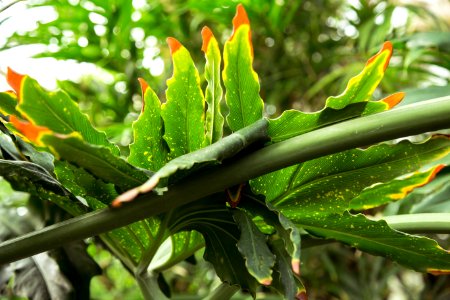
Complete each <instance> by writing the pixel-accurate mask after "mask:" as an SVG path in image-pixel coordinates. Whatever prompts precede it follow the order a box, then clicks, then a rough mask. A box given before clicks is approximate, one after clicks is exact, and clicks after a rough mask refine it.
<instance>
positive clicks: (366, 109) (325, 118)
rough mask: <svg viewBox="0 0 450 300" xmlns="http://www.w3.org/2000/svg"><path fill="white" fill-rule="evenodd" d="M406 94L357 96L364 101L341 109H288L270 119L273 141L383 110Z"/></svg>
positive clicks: (393, 104)
mask: <svg viewBox="0 0 450 300" xmlns="http://www.w3.org/2000/svg"><path fill="white" fill-rule="evenodd" d="M404 95H405V94H404V93H395V94H392V95H390V96H388V97H386V98H384V99H382V100H380V101H367V100H368V99H358V98H355V99H353V100H361V101H362V102H352V103H349V104H348V105H346V106H345V107H343V108H339V109H334V108H331V107H328V106H325V107H324V108H323V109H322V110H320V111H318V112H314V113H304V112H301V111H298V110H286V111H284V112H283V114H282V115H281V116H280V117H278V118H276V119H272V120H269V136H270V138H271V140H272V142H273V143H277V142H281V141H284V140H287V139H289V138H291V137H294V136H297V135H300V134H304V133H307V132H310V131H313V130H315V129H319V128H321V127H325V126H328V125H331V124H334V123H337V122H341V121H345V120H348V119H352V118H355V117H359V116H364V115H369V114H374V113H377V112H382V111H385V110H388V109H390V108H392V107H394V106H395V105H396V104H397V103H398V102H400V101H401V100H402V99H403V97H404Z"/></svg>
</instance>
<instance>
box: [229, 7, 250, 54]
mask: <svg viewBox="0 0 450 300" xmlns="http://www.w3.org/2000/svg"><path fill="white" fill-rule="evenodd" d="M242 25H248V26H249V27H250V21H249V19H248V16H247V12H246V11H245V9H244V6H243V5H242V4H238V6H237V7H236V15H235V16H234V18H233V33H232V34H231V37H230V41H231V40H232V39H233V38H234V35H235V33H236V31H237V30H238V29H239V27H241V26H242ZM248 42H249V44H250V51H251V55H252V57H253V45H252V33H251V31H250V28H249V30H248Z"/></svg>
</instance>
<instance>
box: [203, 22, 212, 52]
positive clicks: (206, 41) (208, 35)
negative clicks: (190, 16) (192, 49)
mask: <svg viewBox="0 0 450 300" xmlns="http://www.w3.org/2000/svg"><path fill="white" fill-rule="evenodd" d="M213 36H214V35H213V33H212V31H211V29H209V27H208V26H205V27H203V29H202V39H203V44H202V51H203V52H205V53H206V51H208V46H209V41H210V40H211V38H212V37H213Z"/></svg>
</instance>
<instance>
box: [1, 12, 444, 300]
mask: <svg viewBox="0 0 450 300" xmlns="http://www.w3.org/2000/svg"><path fill="white" fill-rule="evenodd" d="M202 37H203V46H202V50H203V51H204V54H205V57H206V65H205V75H204V76H205V78H206V81H207V86H206V89H202V88H201V85H200V75H199V72H198V71H197V69H196V67H195V65H194V62H193V59H192V58H191V56H190V53H189V52H188V50H187V49H186V48H185V47H184V46H182V45H181V44H180V43H179V42H178V41H177V40H175V39H173V38H169V39H168V44H169V47H170V50H171V54H172V60H173V66H174V67H173V76H172V77H171V78H170V79H169V80H168V81H167V90H166V102H165V103H164V104H161V101H160V100H159V98H158V96H157V94H156V93H155V92H154V91H153V90H152V89H151V88H150V87H149V86H148V85H147V83H146V82H145V80H143V79H141V80H140V83H141V87H142V93H143V100H144V101H143V106H142V110H141V114H140V116H139V118H138V119H137V121H136V122H135V123H134V124H133V133H134V142H133V144H131V145H130V150H129V155H128V156H127V158H126V160H125V159H123V158H122V157H120V151H119V149H118V148H117V146H116V145H114V144H113V143H111V142H110V141H109V140H108V139H107V137H106V135H105V134H104V133H102V132H100V131H97V130H96V129H95V128H94V127H93V126H92V125H91V123H90V122H89V120H88V118H87V117H86V116H85V115H84V114H82V113H81V111H80V110H79V108H78V106H77V105H76V104H75V102H73V100H72V99H70V97H69V96H68V95H67V94H66V93H65V92H62V91H57V92H48V91H46V90H45V89H43V88H42V87H40V86H39V85H38V84H37V82H36V81H35V80H34V79H31V78H30V77H28V76H22V75H19V74H17V73H15V72H13V71H12V70H9V72H8V80H9V82H10V85H11V87H12V88H13V89H14V91H15V92H5V93H1V94H0V108H1V112H2V113H3V114H4V115H7V116H8V119H7V120H6V121H5V122H4V123H5V125H6V128H3V130H2V132H3V134H2V143H1V149H2V157H3V158H2V160H0V163H1V168H0V170H1V175H2V176H3V178H4V181H5V184H6V187H5V189H6V190H7V191H8V192H9V193H10V194H11V195H13V194H15V193H18V192H14V190H16V191H21V192H26V193H27V194H28V195H30V196H31V197H32V198H34V199H40V200H41V201H43V202H44V203H46V202H47V201H49V200H50V201H51V202H53V203H55V204H56V205H58V206H59V207H60V208H62V209H63V210H65V211H67V212H69V213H70V214H71V215H73V216H79V217H76V218H73V219H71V220H68V221H66V222H61V223H57V224H55V225H54V226H53V227H50V228H48V229H44V230H41V231H36V232H35V233H32V234H31V235H28V236H24V237H22V238H19V239H17V240H12V241H8V242H6V243H4V244H2V245H0V261H1V262H10V261H13V260H16V259H18V258H22V257H25V256H29V255H32V254H35V253H38V252H41V251H45V250H48V249H50V248H54V247H58V246H61V245H63V244H65V243H66V242H68V241H73V240H79V239H82V238H86V237H89V236H94V235H98V234H100V238H101V240H102V242H103V243H104V244H105V245H106V246H107V247H108V248H109V249H110V250H111V252H112V253H114V255H116V256H117V257H118V258H119V259H120V260H121V262H122V263H123V264H124V265H125V267H126V268H127V269H128V270H129V271H130V272H131V273H132V274H133V275H134V276H135V278H136V280H137V282H138V283H139V286H140V288H141V291H142V294H143V295H144V297H145V298H146V299H165V298H167V297H170V291H168V290H167V289H166V288H165V287H166V284H164V282H165V281H164V276H163V273H162V272H163V271H165V270H167V269H168V268H170V267H172V266H174V265H176V264H178V263H180V262H181V261H183V260H185V259H188V258H189V257H191V256H192V255H193V254H195V252H197V251H198V250H199V249H201V248H203V247H205V253H204V258H205V260H207V261H209V262H211V263H212V265H213V266H214V269H215V271H216V273H217V275H218V276H219V277H220V279H221V280H222V281H223V282H224V283H223V285H221V286H220V287H219V288H218V289H217V290H215V291H214V292H212V294H211V295H210V296H209V297H210V298H211V299H226V298H227V297H231V296H232V295H233V294H234V293H235V292H236V291H237V290H238V289H239V288H240V289H243V290H247V291H249V292H250V293H251V294H252V295H253V296H254V295H255V294H256V292H257V291H258V290H259V289H260V286H265V287H267V288H270V289H271V290H273V291H276V292H277V293H279V294H281V295H283V296H284V297H285V298H287V299H293V298H295V297H297V298H302V297H305V295H306V294H305V287H304V286H303V284H302V281H301V279H300V278H301V272H300V269H301V261H300V257H301V256H300V255H301V254H300V250H301V248H302V247H306V246H307V245H308V243H310V244H314V243H315V242H316V241H318V240H319V239H317V238H325V239H334V240H337V241H340V242H343V243H345V244H348V245H351V246H353V247H355V248H357V249H360V250H362V251H365V252H368V253H372V254H376V255H381V256H385V257H388V258H390V259H392V260H394V261H396V262H398V263H400V264H402V265H404V266H406V267H409V268H411V269H414V270H417V271H421V272H429V273H432V274H435V275H438V274H447V273H448V272H449V269H450V255H449V254H448V252H447V251H445V250H444V249H443V248H441V247H440V246H439V245H438V244H437V243H436V241H434V240H433V239H430V238H426V237H421V236H417V235H410V234H407V233H404V232H410V231H417V232H428V231H432V232H433V231H438V232H448V231H449V224H448V214H434V215H431V216H430V215H427V216H426V217H423V215H422V217H423V218H422V219H421V220H420V222H418V221H417V220H415V219H414V217H415V216H414V215H409V216H407V217H406V218H405V219H404V220H402V221H400V222H399V221H398V220H397V221H396V220H395V219H394V220H390V221H389V222H390V224H392V226H393V227H390V226H389V225H388V224H387V223H386V221H382V220H381V221H380V220H379V221H375V220H372V219H371V218H370V217H369V214H367V215H365V214H361V213H358V212H364V211H366V210H367V209H369V208H374V207H378V206H380V205H383V204H386V203H388V202H392V201H396V200H399V199H401V198H403V197H404V196H406V194H407V193H408V192H409V191H411V190H413V189H415V188H416V187H419V186H422V185H424V184H426V183H428V182H429V181H430V180H431V179H432V178H434V177H435V176H436V174H437V173H438V172H439V171H440V170H441V169H442V168H443V166H444V165H443V164H444V163H445V162H446V160H447V158H446V157H447V154H448V153H449V151H450V142H449V140H448V138H447V137H445V136H442V135H433V136H432V137H430V138H428V139H426V140H423V141H422V142H420V143H412V142H410V141H408V140H403V141H400V142H395V143H381V144H374V143H377V142H381V141H385V140H390V139H393V138H400V137H404V136H408V135H411V134H418V133H422V132H427V131H433V130H438V129H443V128H448V127H449V126H450V120H449V119H448V113H449V112H450V111H449V110H450V105H449V99H448V97H444V98H441V99H435V100H430V101H429V102H427V103H425V104H422V105H415V106H414V105H413V106H409V107H405V108H399V109H394V110H391V111H389V112H383V111H386V110H389V109H391V108H392V107H393V106H395V105H396V104H397V103H398V102H399V101H400V100H401V99H402V98H403V94H402V93H396V94H393V95H390V96H388V97H386V98H384V99H382V100H374V99H373V98H372V94H373V93H374V91H375V89H376V87H377V86H378V84H379V83H380V82H381V80H382V78H383V75H384V73H385V71H386V68H387V65H388V64H389V60H390V58H391V55H392V45H391V43H390V42H386V43H384V45H383V47H382V49H381V50H380V51H379V53H377V54H376V55H375V56H373V57H372V58H371V59H369V61H368V62H367V64H366V65H365V67H364V69H363V71H362V72H361V73H360V74H358V75H357V76H355V77H353V78H352V79H351V80H350V81H349V83H348V85H347V87H346V89H345V91H344V92H343V93H342V94H340V95H339V96H335V97H328V98H327V100H326V105H325V107H324V108H323V109H322V110H320V111H318V112H315V113H304V112H301V111H297V110H289V111H285V112H284V113H283V114H282V115H281V116H280V117H279V118H277V119H265V118H263V110H264V103H263V101H262V99H261V97H260V95H259V89H260V87H259V80H258V76H257V74H256V73H255V71H254V70H253V66H252V65H253V46H252V42H251V31H250V24H249V21H248V18H247V15H246V12H245V11H244V9H243V7H242V6H238V9H237V13H236V16H235V18H234V19H233V33H232V35H231V37H230V38H229V39H228V40H227V42H226V43H225V45H224V50H223V61H224V65H223V69H221V68H220V66H221V52H220V50H219V43H218V42H217V40H216V39H215V37H214V36H213V34H212V32H211V30H210V29H208V28H205V29H204V30H203V31H202ZM221 75H222V77H223V79H221ZM222 81H223V85H224V87H225V93H223V92H222V84H221V82H222ZM222 94H224V95H225V96H224V98H225V103H226V107H227V109H228V110H229V113H228V114H227V116H226V122H227V126H228V128H229V129H230V130H231V131H232V133H231V134H230V135H228V136H226V137H224V138H222V136H223V125H224V118H223V113H222V112H221V109H222V105H221V99H222ZM23 140H25V141H27V142H24V141H23ZM30 143H31V144H33V145H34V146H35V147H37V148H38V149H39V150H41V151H44V152H39V151H37V150H35V148H33V147H32V146H30ZM367 145H372V146H369V147H367V148H364V149H359V148H355V147H360V146H367ZM45 151H48V152H50V153H51V154H49V153H47V152H45ZM52 155H53V156H54V157H53V156H52ZM267 173H268V174H267ZM264 174H265V175H264ZM8 189H9V190H8ZM135 198H138V199H135ZM125 202H131V203H125ZM91 211H93V212H91ZM427 218H428V219H431V220H432V221H433V222H427ZM439 220H441V221H439ZM437 221H439V222H437ZM402 226H403V227H402ZM400 227H401V229H403V231H404V232H401V231H396V230H394V229H393V228H400ZM112 229H114V230H112ZM111 230H112V231H111ZM8 237H9V236H8ZM165 247H169V249H171V251H166V252H167V253H166V255H165V257H163V258H161V259H160V260H158V261H156V260H155V259H154V258H155V256H157V255H158V250H159V249H166V248H165ZM68 257H69V258H70V256H69V255H68ZM69 260H70V259H69ZM87 263H89V264H92V261H90V260H89V259H86V264H87ZM2 270H9V272H10V274H12V272H11V271H10V270H11V268H10V267H7V268H3V269H2ZM88 274H89V276H86V278H87V281H89V279H90V278H91V277H92V276H93V275H95V274H96V273H95V272H94V271H92V272H90V273H88ZM60 277H62V275H60ZM16 278H19V279H20V278H21V277H20V273H17V272H16ZM10 286H11V289H12V290H14V288H15V286H14V283H10ZM58 286H59V287H61V286H62V285H61V284H59V285H58ZM67 286H69V287H68V288H66V290H67V291H68V290H70V284H67ZM31 291H32V289H29V290H28V292H29V293H31ZM48 292H49V293H51V291H50V289H49V291H48ZM75 293H77V290H76V289H75ZM52 297H56V296H53V295H52Z"/></svg>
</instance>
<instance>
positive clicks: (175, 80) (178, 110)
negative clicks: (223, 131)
mask: <svg viewBox="0 0 450 300" xmlns="http://www.w3.org/2000/svg"><path fill="white" fill-rule="evenodd" d="M167 42H168V43H169V46H170V49H171V53H172V60H173V76H172V77H171V78H170V79H168V80H167V91H166V98H167V101H166V103H164V104H163V105H162V112H161V115H162V118H163V119H164V128H165V133H164V139H165V140H166V142H167V144H168V145H169V148H170V154H169V155H170V157H171V158H175V157H178V156H181V155H183V154H186V153H189V152H192V151H195V150H198V149H200V148H201V147H202V146H203V143H204V140H205V132H204V130H205V124H204V122H205V116H204V109H205V99H204V97H203V92H202V90H201V88H200V76H199V74H198V71H197V68H196V67H195V65H194V62H193V61H192V58H191V56H190V54H189V52H188V50H187V49H186V48H185V47H183V46H182V45H181V44H180V43H179V42H178V41H177V40H175V39H173V38H168V39H167Z"/></svg>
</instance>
